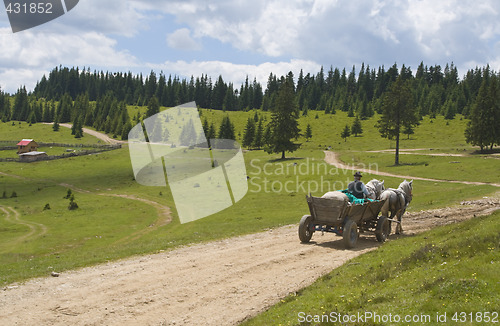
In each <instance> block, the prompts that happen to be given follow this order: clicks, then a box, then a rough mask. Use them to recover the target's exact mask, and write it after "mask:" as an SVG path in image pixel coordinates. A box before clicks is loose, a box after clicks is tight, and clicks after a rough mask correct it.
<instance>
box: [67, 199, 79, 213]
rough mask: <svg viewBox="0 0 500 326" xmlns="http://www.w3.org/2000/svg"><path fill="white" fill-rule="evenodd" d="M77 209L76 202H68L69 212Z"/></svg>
mask: <svg viewBox="0 0 500 326" xmlns="http://www.w3.org/2000/svg"><path fill="white" fill-rule="evenodd" d="M77 208H78V204H77V203H76V202H74V201H70V202H69V205H68V209H69V210H70V211H72V210H75V209H77Z"/></svg>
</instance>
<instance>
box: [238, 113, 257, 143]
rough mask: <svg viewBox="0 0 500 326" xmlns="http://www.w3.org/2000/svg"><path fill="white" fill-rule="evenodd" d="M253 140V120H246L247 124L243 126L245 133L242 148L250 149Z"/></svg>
mask: <svg viewBox="0 0 500 326" xmlns="http://www.w3.org/2000/svg"><path fill="white" fill-rule="evenodd" d="M254 139H255V120H254V119H252V118H248V120H247V124H246V126H245V131H244V133H243V142H242V144H241V145H242V146H243V147H246V148H250V147H251V146H252V145H253V142H254Z"/></svg>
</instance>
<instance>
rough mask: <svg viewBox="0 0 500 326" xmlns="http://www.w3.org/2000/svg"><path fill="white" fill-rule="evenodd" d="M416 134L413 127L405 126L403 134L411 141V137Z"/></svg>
mask: <svg viewBox="0 0 500 326" xmlns="http://www.w3.org/2000/svg"><path fill="white" fill-rule="evenodd" d="M414 133H415V130H414V129H413V127H412V126H405V127H404V129H403V134H405V135H408V138H407V139H410V135H413V134H414Z"/></svg>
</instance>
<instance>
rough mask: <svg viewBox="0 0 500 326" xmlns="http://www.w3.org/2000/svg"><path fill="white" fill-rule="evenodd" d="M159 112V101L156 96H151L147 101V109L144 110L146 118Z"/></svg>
mask: <svg viewBox="0 0 500 326" xmlns="http://www.w3.org/2000/svg"><path fill="white" fill-rule="evenodd" d="M159 112H160V103H159V102H158V99H157V98H156V96H153V97H151V99H150V100H149V103H148V109H147V111H146V118H149V117H151V116H153V115H155V114H157V113H159Z"/></svg>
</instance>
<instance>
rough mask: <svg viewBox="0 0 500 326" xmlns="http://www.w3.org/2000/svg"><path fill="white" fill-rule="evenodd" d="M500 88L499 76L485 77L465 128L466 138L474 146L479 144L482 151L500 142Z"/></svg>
mask: <svg viewBox="0 0 500 326" xmlns="http://www.w3.org/2000/svg"><path fill="white" fill-rule="evenodd" d="M499 100H500V90H499V87H498V85H497V77H491V78H490V81H489V82H488V80H487V79H484V80H483V82H482V84H481V88H480V89H479V94H478V95H477V99H476V104H475V105H474V106H473V107H472V110H471V112H470V114H469V115H470V121H469V123H468V124H467V128H466V130H465V140H466V141H467V143H469V144H471V145H473V146H479V148H480V149H481V152H482V151H484V148H485V147H488V146H489V147H490V149H493V146H494V145H495V144H500V106H499Z"/></svg>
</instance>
